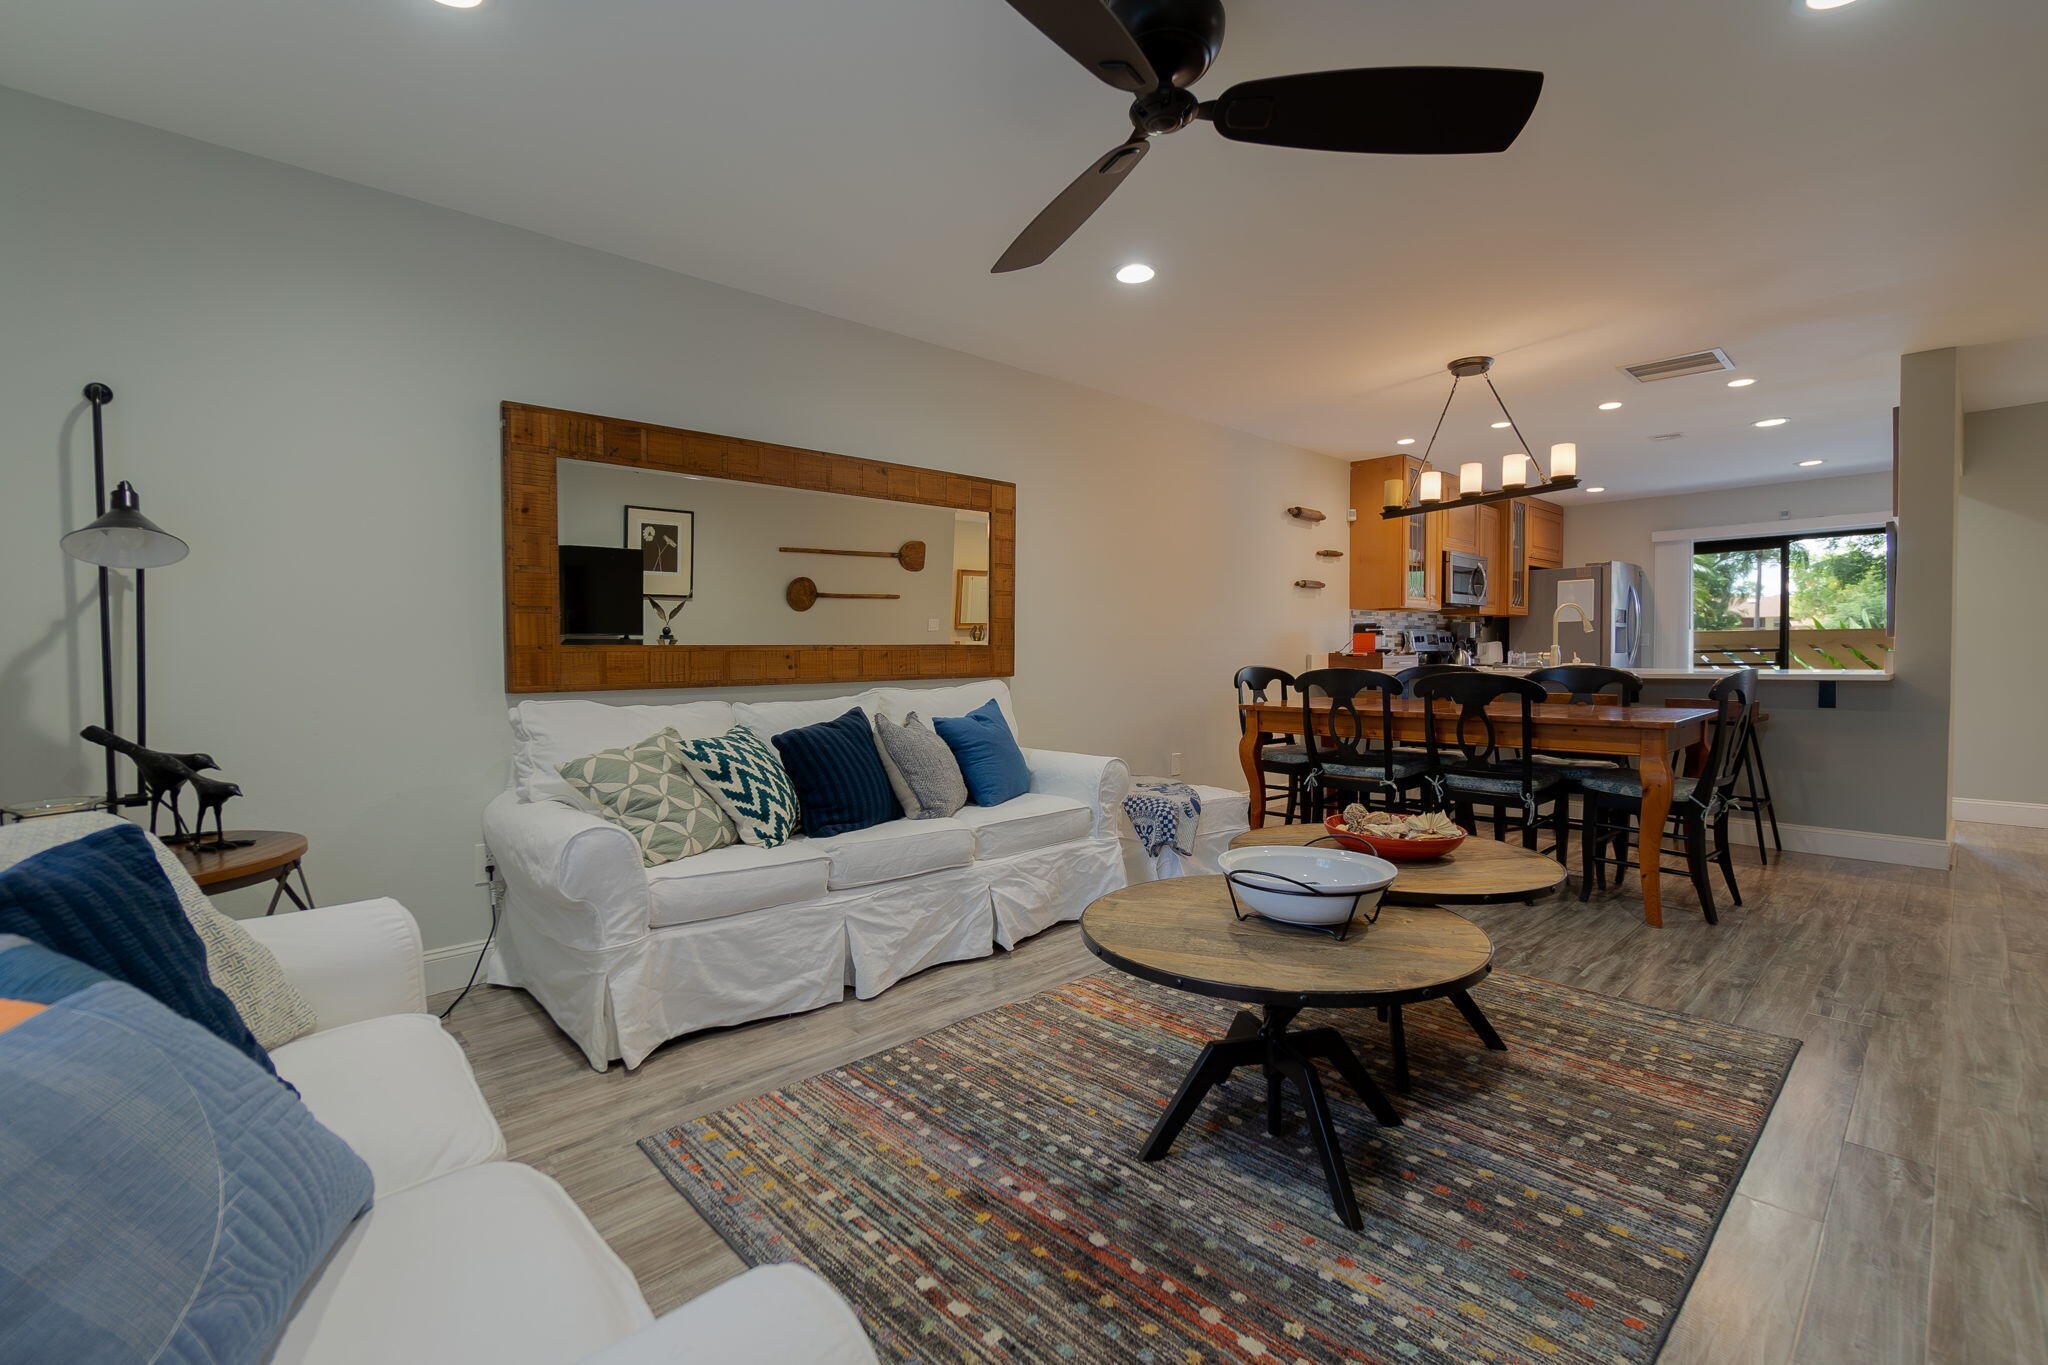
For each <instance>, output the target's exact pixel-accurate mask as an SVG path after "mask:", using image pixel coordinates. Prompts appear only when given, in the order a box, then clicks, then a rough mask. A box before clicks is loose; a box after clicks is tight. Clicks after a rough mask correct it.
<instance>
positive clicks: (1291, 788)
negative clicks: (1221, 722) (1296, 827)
mask: <svg viewBox="0 0 2048 1365" xmlns="http://www.w3.org/2000/svg"><path fill="white" fill-rule="evenodd" d="M1233 681H1234V682H1235V684H1236V687H1237V704H1238V705H1239V706H1246V705H1249V704H1251V703H1253V702H1256V703H1258V704H1259V705H1261V706H1286V705H1288V704H1289V703H1290V702H1291V701H1292V700H1293V697H1292V695H1291V694H1292V693H1293V691H1294V687H1295V681H1294V675H1293V674H1292V673H1285V672H1282V671H1281V670H1280V669H1277V668H1262V667H1260V666H1258V665H1256V664H1253V665H1251V666H1249V667H1245V668H1240V669H1238V670H1237V677H1236V678H1235V679H1234V680H1233ZM1269 693H1270V694H1271V695H1268V694H1269ZM1244 728H1245V717H1244V712H1242V711H1240V712H1238V713H1237V732H1238V733H1239V734H1243V733H1244ZM1259 744H1260V746H1261V747H1260V749H1259V772H1260V773H1261V775H1262V793H1263V795H1264V796H1266V797H1269V798H1270V797H1273V796H1279V797H1281V798H1282V800H1283V801H1284V802H1285V809H1286V814H1285V816H1284V817H1283V818H1284V819H1285V820H1286V822H1287V823H1288V824H1290V825H1292V824H1296V823H1299V822H1300V821H1301V820H1302V819H1304V818H1306V817H1305V809H1306V805H1307V788H1306V786H1305V784H1304V779H1305V778H1306V777H1307V776H1308V769H1309V758H1308V749H1307V748H1306V747H1305V746H1303V745H1300V744H1294V743H1290V742H1288V741H1287V737H1286V736H1284V735H1274V734H1266V733H1263V732H1262V733H1261V734H1260V735H1259ZM1264 775H1271V776H1273V777H1277V778H1279V779H1280V781H1279V782H1277V783H1273V782H1264V781H1263V776H1264Z"/></svg>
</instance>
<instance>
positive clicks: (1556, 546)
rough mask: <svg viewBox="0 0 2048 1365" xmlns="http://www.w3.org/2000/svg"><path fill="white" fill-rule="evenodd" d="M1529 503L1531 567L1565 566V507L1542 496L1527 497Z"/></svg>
mask: <svg viewBox="0 0 2048 1365" xmlns="http://www.w3.org/2000/svg"><path fill="white" fill-rule="evenodd" d="M1523 501H1525V502H1527V503H1528V504H1529V567H1530V568H1532V569H1562V568H1563V567H1564V509H1563V508H1562V507H1559V506H1558V505H1557V504H1556V503H1554V502H1545V501H1543V500H1542V499H1541V498H1525V499H1523Z"/></svg>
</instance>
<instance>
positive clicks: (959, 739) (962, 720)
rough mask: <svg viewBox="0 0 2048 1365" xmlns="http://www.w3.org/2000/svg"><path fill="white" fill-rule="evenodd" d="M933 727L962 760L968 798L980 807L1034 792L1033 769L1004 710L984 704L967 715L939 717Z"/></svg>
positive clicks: (935, 719) (961, 766) (986, 702)
mask: <svg viewBox="0 0 2048 1365" xmlns="http://www.w3.org/2000/svg"><path fill="white" fill-rule="evenodd" d="M932 728H933V729H934V730H937V731H938V732H939V738H940V739H943V740H945V741H946V743H947V745H948V746H949V747H950V748H951V749H952V750H953V757H954V758H957V759H958V760H960V775H961V776H962V777H964V778H966V779H967V795H968V797H969V798H970V799H971V800H972V801H973V802H974V804H975V805H977V806H1000V805H1002V804H1003V802H1005V801H1009V800H1013V799H1015V798H1016V797H1019V796H1022V795H1024V794H1025V793H1026V792H1028V791H1030V790H1031V767H1030V765H1029V764H1027V763H1026V762H1025V761H1024V751H1023V750H1022V749H1019V748H1018V747H1017V737H1016V736H1015V735H1013V734H1011V733H1010V723H1009V722H1008V721H1006V720H1004V719H1003V708H1002V707H1000V706H998V705H996V703H995V702H994V701H993V700H989V701H985V702H983V703H982V704H981V705H979V706H977V707H975V708H974V709H973V710H972V711H969V712H968V713H967V714H966V715H964V716H939V717H936V718H934V719H933V721H932Z"/></svg>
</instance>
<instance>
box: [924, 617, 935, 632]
mask: <svg viewBox="0 0 2048 1365" xmlns="http://www.w3.org/2000/svg"><path fill="white" fill-rule="evenodd" d="M924 628H925V629H926V630H937V629H938V628H939V618H938V617H936V616H927V617H925V618H924Z"/></svg>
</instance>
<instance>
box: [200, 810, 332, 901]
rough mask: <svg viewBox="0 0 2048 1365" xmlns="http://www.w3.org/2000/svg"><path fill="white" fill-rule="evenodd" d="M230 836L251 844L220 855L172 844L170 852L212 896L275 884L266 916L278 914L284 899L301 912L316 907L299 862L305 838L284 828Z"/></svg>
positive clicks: (234, 831) (237, 832)
mask: <svg viewBox="0 0 2048 1365" xmlns="http://www.w3.org/2000/svg"><path fill="white" fill-rule="evenodd" d="M227 837H228V838H229V839H231V840H243V839H246V840H248V841H249V842H248V844H247V845H246V846H244V847H242V848H226V849H222V850H221V851H220V852H218V853H195V852H193V851H192V850H190V849H188V848H185V847H182V846H180V845H178V844H173V845H171V851H172V852H173V853H175V854H177V855H178V861H179V862H181V863H183V864H184V865H185V870H186V871H187V872H190V873H191V874H192V880H193V881H195V882H198V883H199V889H200V890H202V891H204V892H205V893H206V894H207V895H209V896H213V895H218V894H220V893H221V892H223V891H239V890H241V889H242V888H243V887H245V886H257V885H260V884H261V883H263V882H276V883H277V889H276V890H275V891H273V892H271V893H270V907H269V908H268V909H266V910H265V911H264V912H263V913H264V914H266V915H273V914H276V913H277V902H278V898H279V897H281V896H288V897H290V898H291V903H292V904H293V905H295V906H297V907H298V908H299V909H301V910H310V909H312V908H313V890H312V888H311V887H309V886H307V885H306V869H305V867H304V866H303V865H302V864H301V862H300V859H302V858H304V857H305V856H306V836H305V835H303V834H293V833H292V832H291V831H289V830H282V829H231V830H229V831H228V832H227ZM293 873H297V874H298V878H299V889H298V890H297V891H294V890H292V884H291V878H292V874H293Z"/></svg>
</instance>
